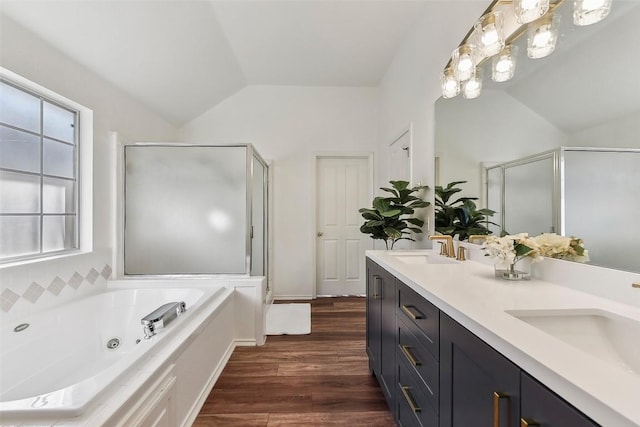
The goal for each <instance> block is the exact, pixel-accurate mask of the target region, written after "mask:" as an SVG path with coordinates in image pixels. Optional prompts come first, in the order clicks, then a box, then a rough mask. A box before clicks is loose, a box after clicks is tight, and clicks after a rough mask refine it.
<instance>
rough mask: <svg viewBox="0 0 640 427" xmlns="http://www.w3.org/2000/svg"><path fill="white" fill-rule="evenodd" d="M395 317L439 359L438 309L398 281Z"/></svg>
mask: <svg viewBox="0 0 640 427" xmlns="http://www.w3.org/2000/svg"><path fill="white" fill-rule="evenodd" d="M396 313H397V317H398V318H399V319H402V320H403V321H404V322H405V324H406V325H407V326H408V327H409V328H410V329H411V331H412V332H413V333H414V335H415V336H416V337H417V338H418V340H419V341H420V343H422V345H423V346H424V347H425V348H426V349H427V350H429V352H431V354H432V355H433V357H435V358H436V360H439V358H440V355H439V353H438V348H439V338H438V336H439V329H440V319H439V315H438V313H439V310H438V309H437V308H436V306H434V305H433V304H431V303H430V302H429V301H427V300H426V299H424V298H423V297H422V296H420V295H418V294H417V293H416V292H415V291H413V290H412V289H410V288H409V287H408V286H407V285H405V284H404V283H402V282H400V281H398V306H397V307H396Z"/></svg>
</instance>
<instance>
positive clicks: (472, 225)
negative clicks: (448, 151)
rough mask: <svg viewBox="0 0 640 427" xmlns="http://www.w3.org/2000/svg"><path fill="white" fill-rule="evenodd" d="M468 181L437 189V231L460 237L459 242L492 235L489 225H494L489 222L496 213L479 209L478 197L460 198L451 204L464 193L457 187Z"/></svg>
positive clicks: (437, 186)
mask: <svg viewBox="0 0 640 427" xmlns="http://www.w3.org/2000/svg"><path fill="white" fill-rule="evenodd" d="M466 182H467V181H454V182H450V183H449V184H447V186H446V187H442V186H440V185H436V187H435V206H436V207H435V230H436V231H437V232H439V233H441V234H447V235H449V236H452V237H454V236H456V235H457V236H458V240H467V239H468V238H469V236H471V235H475V234H491V230H489V229H488V228H487V224H494V225H497V224H495V223H493V222H491V221H489V220H488V217H490V216H492V215H493V214H494V213H495V211H493V210H491V209H477V207H476V204H475V202H474V200H478V198H477V197H460V198H458V199H455V200H454V201H452V202H450V201H449V200H450V199H451V197H452V196H453V195H454V194H456V193H459V192H460V191H462V188H459V187H457V185H459V184H464V183H466Z"/></svg>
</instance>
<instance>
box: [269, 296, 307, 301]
mask: <svg viewBox="0 0 640 427" xmlns="http://www.w3.org/2000/svg"><path fill="white" fill-rule="evenodd" d="M273 299H274V301H282V300H312V299H313V297H311V296H309V295H275V296H274V297H273Z"/></svg>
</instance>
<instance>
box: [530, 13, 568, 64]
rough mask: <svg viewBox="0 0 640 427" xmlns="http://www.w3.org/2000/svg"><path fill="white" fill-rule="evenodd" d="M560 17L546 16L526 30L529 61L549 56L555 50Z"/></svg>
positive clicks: (555, 15)
mask: <svg viewBox="0 0 640 427" xmlns="http://www.w3.org/2000/svg"><path fill="white" fill-rule="evenodd" d="M559 24H560V15H557V14H554V15H546V16H544V17H542V18H541V19H539V20H537V21H535V22H532V23H530V24H529V26H528V28H527V56H528V57H529V58H531V59H538V58H544V57H545V56H549V55H551V54H552V53H553V51H554V50H555V49H556V41H557V40H558V25H559Z"/></svg>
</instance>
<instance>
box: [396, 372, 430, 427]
mask: <svg viewBox="0 0 640 427" xmlns="http://www.w3.org/2000/svg"><path fill="white" fill-rule="evenodd" d="M396 394H397V396H398V397H397V399H396V413H397V417H398V420H399V421H400V424H401V425H402V426H422V427H437V426H438V414H437V413H436V412H435V411H434V410H433V407H432V406H431V403H430V402H429V399H428V396H429V395H430V394H429V392H428V391H427V390H426V389H425V387H424V384H423V383H422V381H421V380H420V379H419V378H418V376H417V375H416V374H415V373H414V372H412V369H411V367H410V366H409V365H408V363H406V362H405V361H404V360H400V361H399V362H398V388H397V390H396Z"/></svg>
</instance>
